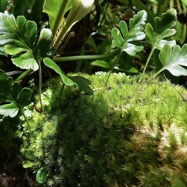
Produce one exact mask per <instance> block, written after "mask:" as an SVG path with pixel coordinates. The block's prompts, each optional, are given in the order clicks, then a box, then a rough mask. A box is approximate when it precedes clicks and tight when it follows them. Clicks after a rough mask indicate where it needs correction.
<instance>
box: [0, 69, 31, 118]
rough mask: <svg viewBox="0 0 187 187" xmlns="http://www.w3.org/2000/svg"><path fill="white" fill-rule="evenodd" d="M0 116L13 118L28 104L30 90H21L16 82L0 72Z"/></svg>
mask: <svg viewBox="0 0 187 187" xmlns="http://www.w3.org/2000/svg"><path fill="white" fill-rule="evenodd" d="M0 83H1V86H0V116H1V118H3V117H12V118H13V117H15V116H16V115H17V114H18V112H19V111H20V110H22V108H23V107H24V106H27V105H28V104H29V103H30V99H31V90H30V89H28V88H23V89H21V87H20V84H19V83H18V82H14V81H13V79H12V78H11V77H9V76H7V75H6V74H5V72H3V71H2V70H0Z"/></svg>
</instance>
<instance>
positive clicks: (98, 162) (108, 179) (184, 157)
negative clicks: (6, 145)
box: [21, 73, 187, 187]
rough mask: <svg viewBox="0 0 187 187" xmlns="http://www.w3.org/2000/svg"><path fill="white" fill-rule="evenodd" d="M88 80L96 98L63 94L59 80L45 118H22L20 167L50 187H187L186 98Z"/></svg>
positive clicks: (155, 88) (72, 91)
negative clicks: (21, 163) (31, 171)
mask: <svg viewBox="0 0 187 187" xmlns="http://www.w3.org/2000/svg"><path fill="white" fill-rule="evenodd" d="M86 77H87V78H88V79H90V81H91V87H92V89H93V92H94V93H93V95H86V94H84V93H81V92H79V91H78V90H77V89H76V88H70V87H67V88H66V87H65V88H64V89H63V90H62V89H61V88H62V87H63V86H62V83H61V81H60V79H58V78H55V79H52V80H50V81H48V82H47V83H46V85H45V87H44V91H43V94H42V100H43V105H44V112H43V113H41V112H38V111H37V110H36V108H37V104H36V105H34V107H33V105H32V106H30V107H29V108H28V109H27V110H26V111H25V113H26V115H27V116H28V118H29V126H28V124H27V123H24V124H22V127H23V132H21V135H22V140H23V145H22V147H21V152H22V154H23V155H24V158H25V160H24V161H23V166H24V167H26V168H27V167H32V169H33V170H34V171H36V172H37V171H38V170H39V171H41V169H42V172H43V181H41V182H46V184H47V185H48V186H61V187H78V186H81V187H126V186H128V187H131V186H144V187H161V186H162V187H169V186H172V187H185V186H187V103H186V102H185V100H184V98H185V97H187V95H186V94H187V91H186V90H185V89H184V88H183V87H181V86H174V85H172V84H171V83H169V82H168V81H159V80H152V81H149V80H146V81H142V82H141V83H138V81H137V79H138V78H137V77H127V76H125V75H124V74H112V75H111V77H110V79H109V83H108V86H107V87H106V86H105V80H106V75H105V74H102V73H101V74H97V75H91V76H88V75H87V76H86ZM36 100H37V99H36ZM38 106H39V105H38ZM22 133H23V134H22Z"/></svg>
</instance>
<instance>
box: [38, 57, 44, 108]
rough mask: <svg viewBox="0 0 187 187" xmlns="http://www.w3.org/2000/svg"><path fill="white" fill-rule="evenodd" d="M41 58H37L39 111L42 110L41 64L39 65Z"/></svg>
mask: <svg viewBox="0 0 187 187" xmlns="http://www.w3.org/2000/svg"><path fill="white" fill-rule="evenodd" d="M41 62H42V59H40V60H39V63H38V65H39V70H38V73H39V101H40V107H41V111H43V105H42V66H41Z"/></svg>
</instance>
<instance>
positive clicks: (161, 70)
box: [151, 69, 164, 79]
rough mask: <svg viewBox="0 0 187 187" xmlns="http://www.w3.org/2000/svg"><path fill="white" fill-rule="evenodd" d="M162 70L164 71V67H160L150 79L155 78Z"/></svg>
mask: <svg viewBox="0 0 187 187" xmlns="http://www.w3.org/2000/svg"><path fill="white" fill-rule="evenodd" d="M162 71H164V69H160V70H159V71H157V72H156V73H155V74H154V75H153V77H152V78H151V79H155V78H156V77H157V76H158V75H159V74H160V73H161V72H162Z"/></svg>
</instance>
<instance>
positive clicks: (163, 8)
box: [157, 0, 170, 16]
mask: <svg viewBox="0 0 187 187" xmlns="http://www.w3.org/2000/svg"><path fill="white" fill-rule="evenodd" d="M160 3H162V4H161V5H160V6H159V7H157V8H158V11H157V15H158V16H160V15H161V14H162V13H163V12H165V11H166V10H167V7H168V5H169V3H170V0H165V1H164V2H160Z"/></svg>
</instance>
